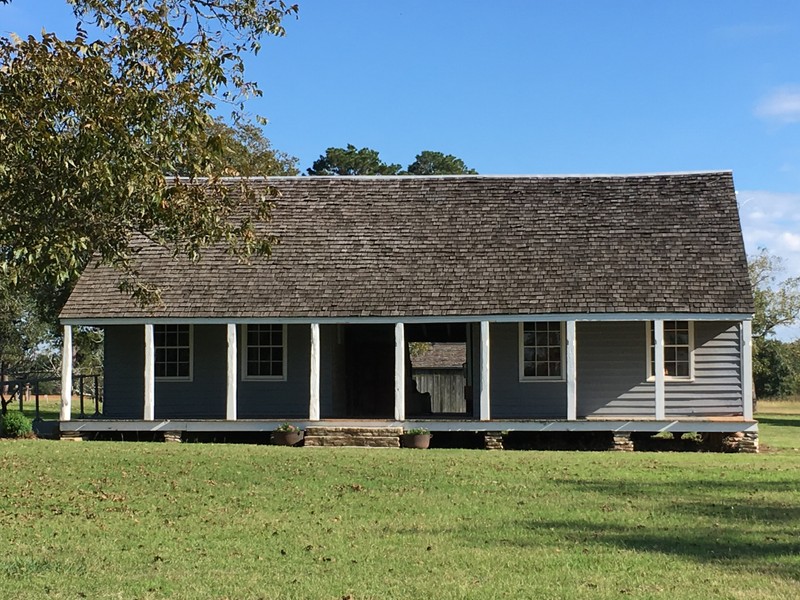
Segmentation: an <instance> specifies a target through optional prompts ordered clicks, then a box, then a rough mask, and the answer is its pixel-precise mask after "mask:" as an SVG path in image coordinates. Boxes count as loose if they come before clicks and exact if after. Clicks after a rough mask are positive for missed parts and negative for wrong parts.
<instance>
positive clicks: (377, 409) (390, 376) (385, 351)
mask: <svg viewBox="0 0 800 600" xmlns="http://www.w3.org/2000/svg"><path fill="white" fill-rule="evenodd" d="M344 335H345V340H344V342H345V343H344V347H345V365H344V370H345V394H346V401H345V410H346V415H345V416H346V417H349V418H354V419H365V418H379V419H391V418H393V416H394V326H393V325H347V326H346V327H345V331H344Z"/></svg>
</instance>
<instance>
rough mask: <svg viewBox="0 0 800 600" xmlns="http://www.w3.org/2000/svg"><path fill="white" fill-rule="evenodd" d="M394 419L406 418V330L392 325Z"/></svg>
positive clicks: (399, 325) (399, 324)
mask: <svg viewBox="0 0 800 600" xmlns="http://www.w3.org/2000/svg"><path fill="white" fill-rule="evenodd" d="M394 420H395V421H405V420H406V331H405V326H404V325H403V324H402V323H397V324H395V326H394Z"/></svg>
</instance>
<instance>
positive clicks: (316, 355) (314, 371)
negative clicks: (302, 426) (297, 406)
mask: <svg viewBox="0 0 800 600" xmlns="http://www.w3.org/2000/svg"><path fill="white" fill-rule="evenodd" d="M319 371H320V351H319V323H311V370H310V373H311V375H310V381H309V390H308V391H309V394H308V398H309V400H308V420H309V421H319Z"/></svg>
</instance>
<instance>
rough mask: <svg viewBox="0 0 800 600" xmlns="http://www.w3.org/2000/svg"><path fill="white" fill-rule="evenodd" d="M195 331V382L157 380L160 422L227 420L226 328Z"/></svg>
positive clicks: (205, 327)
mask: <svg viewBox="0 0 800 600" xmlns="http://www.w3.org/2000/svg"><path fill="white" fill-rule="evenodd" d="M192 329H193V331H192V344H193V347H192V362H193V364H192V381H159V380H158V379H156V399H155V417H156V419H175V418H194V419H224V418H225V371H226V365H227V357H226V352H227V338H226V330H225V325H193V326H192Z"/></svg>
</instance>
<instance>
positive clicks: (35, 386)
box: [33, 379, 42, 421]
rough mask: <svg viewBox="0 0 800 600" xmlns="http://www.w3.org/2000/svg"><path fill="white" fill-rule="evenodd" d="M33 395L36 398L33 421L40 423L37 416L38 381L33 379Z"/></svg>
mask: <svg viewBox="0 0 800 600" xmlns="http://www.w3.org/2000/svg"><path fill="white" fill-rule="evenodd" d="M33 395H34V397H35V398H36V417H35V418H34V420H35V421H41V420H42V418H41V416H40V415H39V380H38V379H35V380H34V381H33Z"/></svg>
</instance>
